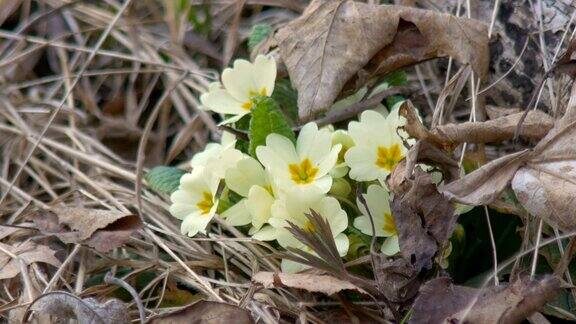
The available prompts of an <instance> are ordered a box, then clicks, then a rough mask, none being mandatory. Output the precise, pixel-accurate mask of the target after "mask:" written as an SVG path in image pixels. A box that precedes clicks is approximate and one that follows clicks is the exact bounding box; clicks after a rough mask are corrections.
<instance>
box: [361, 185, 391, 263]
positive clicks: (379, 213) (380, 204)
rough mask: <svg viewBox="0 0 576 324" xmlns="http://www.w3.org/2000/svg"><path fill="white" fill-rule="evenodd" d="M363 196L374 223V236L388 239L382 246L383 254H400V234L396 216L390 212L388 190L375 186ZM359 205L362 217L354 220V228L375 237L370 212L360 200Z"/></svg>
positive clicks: (369, 188)
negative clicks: (395, 219)
mask: <svg viewBox="0 0 576 324" xmlns="http://www.w3.org/2000/svg"><path fill="white" fill-rule="evenodd" d="M363 196H364V199H365V200H366V205H367V206H368V209H369V210H370V214H371V215H372V218H373V221H374V231H375V234H374V235H375V236H377V237H387V238H388V239H386V241H385V242H384V244H383V245H382V252H383V253H384V254H386V255H393V254H396V253H398V251H400V247H399V244H398V232H397V231H396V224H395V222H394V216H392V212H391V211H390V195H389V193H388V190H386V189H385V188H383V187H381V186H379V185H375V184H373V185H371V186H370V187H368V192H367V193H366V194H363ZM357 204H358V208H360V212H361V213H362V216H359V217H356V219H354V227H356V228H357V229H359V230H360V231H361V232H362V233H364V234H366V235H373V234H372V223H371V222H370V216H369V215H368V210H366V207H365V206H364V204H362V203H361V202H360V200H359V199H358V200H357Z"/></svg>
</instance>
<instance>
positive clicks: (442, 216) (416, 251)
mask: <svg viewBox="0 0 576 324" xmlns="http://www.w3.org/2000/svg"><path fill="white" fill-rule="evenodd" d="M397 172H399V173H401V172H403V171H402V168H399V167H396V169H395V170H394V172H393V175H392V177H391V178H392V179H394V178H397V176H395V175H394V174H395V173H397ZM389 184H390V190H391V191H392V192H393V193H394V198H393V199H392V205H391V208H392V213H393V214H394V220H395V223H396V228H397V231H398V241H399V244H400V253H401V255H402V257H403V258H404V259H405V260H406V261H408V262H409V263H410V265H412V266H413V267H414V269H415V270H416V272H420V270H422V269H423V268H426V269H430V268H432V264H433V261H434V256H435V255H436V253H437V252H438V251H439V250H442V249H443V248H445V247H446V245H447V241H448V239H449V238H450V236H451V234H452V231H453V230H454V226H455V224H456V215H455V213H454V208H453V207H452V204H451V203H450V202H449V201H448V199H446V198H445V197H444V196H442V195H441V194H440V193H439V192H438V190H437V189H436V185H435V184H434V183H432V178H431V176H430V174H428V173H426V172H424V171H422V170H421V169H420V168H419V167H417V168H416V169H415V170H414V173H413V178H404V181H398V180H396V181H395V184H391V183H390V182H389Z"/></svg>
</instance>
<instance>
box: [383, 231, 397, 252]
mask: <svg viewBox="0 0 576 324" xmlns="http://www.w3.org/2000/svg"><path fill="white" fill-rule="evenodd" d="M381 251H382V253H384V254H386V255H387V256H392V255H394V254H396V253H398V252H400V244H399V242H398V235H394V236H390V237H389V238H387V239H386V240H385V241H384V243H383V244H382V248H381Z"/></svg>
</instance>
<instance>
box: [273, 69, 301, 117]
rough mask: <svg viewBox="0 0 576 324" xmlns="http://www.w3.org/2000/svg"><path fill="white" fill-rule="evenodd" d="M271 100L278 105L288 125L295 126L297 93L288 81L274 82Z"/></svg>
mask: <svg viewBox="0 0 576 324" xmlns="http://www.w3.org/2000/svg"><path fill="white" fill-rule="evenodd" d="M272 99H274V100H275V101H276V102H277V103H278V105H279V106H280V110H281V111H282V113H284V116H286V118H287V119H288V122H289V124H290V125H292V126H295V125H296V124H297V121H298V92H297V91H296V90H295V89H294V88H292V85H291V84H290V81H289V80H287V79H280V80H277V81H276V84H274V92H273V93H272Z"/></svg>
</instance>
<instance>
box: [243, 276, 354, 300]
mask: <svg viewBox="0 0 576 324" xmlns="http://www.w3.org/2000/svg"><path fill="white" fill-rule="evenodd" d="M252 281H254V282H257V283H260V284H262V285H263V286H264V288H280V287H290V288H297V289H304V290H307V291H310V292H319V293H323V294H326V295H332V294H335V293H337V292H339V291H342V290H345V289H348V290H356V291H358V292H360V293H365V292H364V290H362V289H360V288H358V287H356V286H355V285H353V284H351V283H350V282H348V281H344V280H340V279H338V278H335V277H332V276H328V275H315V274H306V273H294V274H290V273H274V272H258V273H256V274H255V275H254V276H252Z"/></svg>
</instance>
